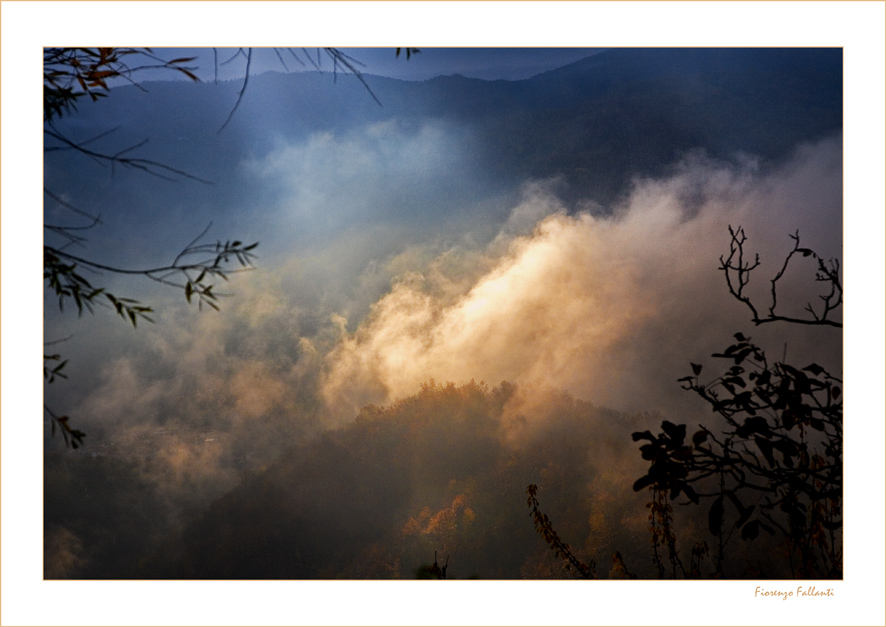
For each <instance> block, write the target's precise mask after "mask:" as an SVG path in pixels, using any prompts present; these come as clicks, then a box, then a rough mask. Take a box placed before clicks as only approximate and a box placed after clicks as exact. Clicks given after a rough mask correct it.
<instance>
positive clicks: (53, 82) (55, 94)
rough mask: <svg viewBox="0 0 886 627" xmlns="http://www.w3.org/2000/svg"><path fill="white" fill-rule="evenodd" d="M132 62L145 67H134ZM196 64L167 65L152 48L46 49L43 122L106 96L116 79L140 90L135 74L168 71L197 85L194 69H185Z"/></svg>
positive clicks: (182, 61) (178, 61)
mask: <svg viewBox="0 0 886 627" xmlns="http://www.w3.org/2000/svg"><path fill="white" fill-rule="evenodd" d="M132 59H139V60H141V61H144V63H141V64H139V65H131V64H130V63H129V61H130V60H132ZM193 60H194V58H193V57H191V58H182V59H173V60H172V61H164V60H163V59H161V58H160V57H158V56H157V55H155V54H154V53H153V51H152V50H151V49H150V48H44V49H43V120H44V121H49V120H52V119H53V118H57V117H61V116H62V115H64V114H68V113H71V112H72V111H76V110H77V101H78V100H79V99H80V98H82V97H83V96H89V98H90V99H91V100H92V101H96V100H98V99H99V98H102V97H105V96H107V93H105V92H107V91H109V89H108V81H111V80H113V79H122V80H124V81H126V82H128V83H130V84H132V85H135V86H136V87H139V88H140V89H141V86H140V85H139V84H138V83H136V82H135V81H134V80H133V78H132V77H133V75H134V74H135V73H136V72H140V71H144V70H151V69H168V70H173V71H176V72H179V73H181V74H183V75H184V76H187V77H188V78H190V79H191V80H193V81H197V80H198V78H197V77H196V76H195V75H194V68H191V67H187V66H186V65H184V64H186V63H190V62H191V61H193Z"/></svg>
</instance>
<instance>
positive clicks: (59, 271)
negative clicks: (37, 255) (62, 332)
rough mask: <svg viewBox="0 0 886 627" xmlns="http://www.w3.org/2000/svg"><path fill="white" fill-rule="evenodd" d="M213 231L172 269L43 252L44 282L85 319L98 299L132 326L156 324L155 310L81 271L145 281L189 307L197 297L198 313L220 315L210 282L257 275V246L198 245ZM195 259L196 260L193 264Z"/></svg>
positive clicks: (178, 258)
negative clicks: (172, 291)
mask: <svg viewBox="0 0 886 627" xmlns="http://www.w3.org/2000/svg"><path fill="white" fill-rule="evenodd" d="M210 226H211V225H210ZM208 230H209V227H208V226H207V227H206V229H205V230H204V231H203V232H202V233H201V234H200V235H198V236H197V238H196V239H194V240H193V241H192V242H191V243H190V244H188V246H186V247H185V248H184V249H183V250H182V251H181V252H180V253H179V254H178V255H177V256H176V258H175V259H174V260H173V262H172V263H171V264H169V265H166V266H160V267H157V268H146V269H136V270H132V269H124V268H117V267H113V266H109V265H106V264H102V263H98V262H95V261H91V260H89V259H85V258H83V257H79V256H76V255H72V254H71V253H68V252H66V251H64V250H62V249H61V248H54V247H52V246H44V249H43V255H44V260H43V267H44V269H43V278H44V279H45V280H47V281H48V285H49V287H50V288H51V289H53V290H54V291H55V293H56V295H57V296H58V299H59V309H61V310H64V303H65V301H66V300H67V299H73V300H74V303H75V304H76V305H77V311H78V313H80V314H82V313H83V309H84V308H85V309H87V310H88V311H90V313H91V312H92V311H93V303H94V301H95V299H96V298H97V297H99V296H101V295H104V297H105V298H106V299H107V300H108V301H110V303H111V305H113V307H114V309H115V310H116V311H117V313H118V314H119V315H120V316H122V317H123V318H124V319H126V318H129V320H130V322H132V324H133V326H135V324H136V320H137V318H139V317H141V318H144V319H146V320H148V321H149V322H153V321H152V320H151V319H150V318H149V317H148V316H147V314H148V313H150V312H151V311H152V309H151V308H150V307H144V306H141V305H138V304H137V301H134V300H132V299H128V298H117V297H116V296H114V295H113V294H110V293H108V292H106V291H105V289H104V288H93V286H92V284H91V283H90V282H89V281H88V280H87V279H85V278H84V277H83V276H82V275H81V274H79V273H78V272H77V267H78V265H79V266H81V267H83V268H85V269H87V270H91V271H95V272H102V271H106V272H112V273H116V274H128V275H141V276H144V277H147V278H149V279H151V280H152V281H155V282H157V283H162V284H163V285H169V286H172V287H177V288H180V289H183V290H184V292H185V298H186V299H187V301H188V302H189V303H190V302H191V298H192V296H195V295H196V296H197V298H198V301H197V306H198V308H199V309H202V308H203V304H204V303H205V304H206V305H208V306H209V307H212V308H213V309H215V310H218V305H217V304H216V301H217V299H218V296H220V294H217V293H216V292H214V291H213V289H214V287H215V284H214V283H211V282H210V281H209V280H210V279H213V278H221V279H223V280H225V281H227V280H228V275H230V274H232V273H235V272H242V271H244V270H250V269H252V267H253V263H252V261H253V259H255V254H254V253H253V252H252V251H253V250H254V249H255V248H256V247H257V246H258V242H255V243H253V244H248V245H244V244H243V243H242V242H240V241H236V240H235V241H233V242H232V241H230V240H228V241H226V242H224V243H222V242H221V241H218V242H216V243H215V244H199V243H198V242H199V240H200V239H201V238H202V237H203V236H204V235H205V234H206V232H207V231H208ZM192 258H196V259H195V260H193V261H191V260H190V259H192ZM232 258H233V259H235V260H236V261H237V262H238V263H239V267H236V268H234V269H228V266H229V265H230V263H231V260H232ZM174 277H177V279H176V278H174Z"/></svg>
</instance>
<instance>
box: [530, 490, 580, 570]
mask: <svg viewBox="0 0 886 627" xmlns="http://www.w3.org/2000/svg"><path fill="white" fill-rule="evenodd" d="M537 493H538V486H537V485H535V484H532V485H530V486H528V487H527V488H526V494H527V495H528V496H527V498H526V505H527V506H529V508H530V509H531V510H532V512H531V513H530V515H531V516H532V518H533V521H534V522H535V530H536V531H537V532H538V534H539V535H540V536H541V537H542V538H544V539H545V542H547V543H548V544H549V545H550V547H551V550H552V551H553V552H554V553H555V554H556V555H557V557H559V558H561V559H563V560H564V561H565V562H566V569H567V570H570V569H572V568H575V571H576V572H577V573H578V574H579V575H580V576H581V577H583V578H584V579H596V578H597V571H596V568H597V567H596V564H595V563H594V560H591V563H590V564H585V563H584V562H582V561H581V560H580V559H578V557H576V555H575V553H573V552H572V549H571V548H570V547H569V545H568V544H566V543H565V542H563V541H562V540H561V539H560V536H559V535H558V534H557V531H556V530H555V529H554V525H553V524H552V523H551V521H550V519H548V515H547V514H543V513H541V511H539V509H538V498H536V496H535V495H536V494H537Z"/></svg>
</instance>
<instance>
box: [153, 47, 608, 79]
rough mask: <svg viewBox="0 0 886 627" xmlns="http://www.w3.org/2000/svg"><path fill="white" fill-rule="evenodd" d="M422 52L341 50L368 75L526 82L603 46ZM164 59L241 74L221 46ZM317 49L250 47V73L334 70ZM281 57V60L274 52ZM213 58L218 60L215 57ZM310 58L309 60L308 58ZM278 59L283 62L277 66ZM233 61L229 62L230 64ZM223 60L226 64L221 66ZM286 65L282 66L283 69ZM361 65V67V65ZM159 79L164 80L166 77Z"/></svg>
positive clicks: (237, 61) (203, 71) (222, 74)
mask: <svg viewBox="0 0 886 627" xmlns="http://www.w3.org/2000/svg"><path fill="white" fill-rule="evenodd" d="M420 50H421V52H420V53H418V54H416V55H413V56H412V57H411V58H410V59H409V60H408V61H407V59H406V51H405V49H404V50H402V51H401V54H400V56H399V58H398V57H397V56H396V54H395V49H394V48H343V49H342V51H343V52H345V53H346V54H347V55H348V56H350V57H352V58H353V59H355V60H356V61H357V62H358V64H355V65H356V67H358V68H359V69H360V70H361V71H362V72H365V73H366V74H376V75H379V76H390V77H393V78H400V79H403V80H426V79H428V78H432V77H434V76H447V75H450V74H461V75H463V76H468V77H471V78H483V79H486V80H493V79H506V80H517V79H521V78H529V77H530V76H533V75H535V74H539V73H541V72H546V71H548V70H552V69H554V68H557V67H560V66H563V65H566V64H567V63H571V62H573V61H577V60H579V59H582V58H584V57H587V56H589V55H591V54H594V53H595V52H599V51H600V50H602V48H494V47H491V48H420ZM157 52H158V54H159V55H160V56H161V57H162V58H165V59H175V58H179V57H192V56H195V57H197V59H196V61H194V65H195V66H197V67H199V68H200V71H199V73H198V75H199V76H200V77H201V78H202V79H203V80H212V79H213V78H214V76H215V73H214V70H215V62H216V59H217V60H218V63H219V68H218V69H219V74H218V76H219V78H220V79H226V78H237V77H240V76H242V75H243V73H244V71H245V67H246V65H245V59H246V57H245V56H244V55H240V56H239V57H235V55H236V53H237V49H236V48H219V49H218V50H217V51H216V53H213V51H212V49H207V48H171V49H162V50H157ZM317 52H318V50H317V48H291V49H287V48H278V49H276V52H275V50H274V49H272V48H255V49H253V57H252V66H251V73H255V74H258V73H261V72H266V71H268V70H274V71H278V72H285V71H313V70H315V69H316V67H315V66H314V65H313V64H312V61H313V63H316V64H317V65H318V67H319V68H320V69H321V70H323V71H332V69H333V66H332V63H331V61H330V59H329V58H328V57H327V56H326V54H325V53H324V52H322V51H321V52H320V54H319V56H318V54H317ZM277 53H279V56H278V54H277ZM216 55H217V56H216ZM308 57H310V59H309V58H308ZM281 58H282V62H281ZM232 59H233V60H232ZM225 62H227V63H225ZM284 64H285V65H284ZM361 64H362V65H361ZM161 78H163V79H168V78H169V77H168V75H162V76H161Z"/></svg>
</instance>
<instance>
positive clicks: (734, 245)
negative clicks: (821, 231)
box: [720, 226, 843, 328]
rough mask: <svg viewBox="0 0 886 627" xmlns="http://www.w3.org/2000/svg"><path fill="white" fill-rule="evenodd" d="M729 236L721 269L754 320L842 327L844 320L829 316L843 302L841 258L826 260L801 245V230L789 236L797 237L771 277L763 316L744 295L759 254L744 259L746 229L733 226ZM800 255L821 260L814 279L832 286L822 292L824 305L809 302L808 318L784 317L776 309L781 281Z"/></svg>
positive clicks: (758, 263)
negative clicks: (767, 302) (816, 305)
mask: <svg viewBox="0 0 886 627" xmlns="http://www.w3.org/2000/svg"><path fill="white" fill-rule="evenodd" d="M729 235H730V238H731V240H730V242H729V256H728V257H726V258H725V259H724V258H723V257H722V256H721V257H720V270H722V271H723V274H724V276H725V277H726V286H727V287H728V289H729V293H730V294H732V296H734V297H735V298H736V299H737V300H738V301H740V302H742V303H744V304H745V306H746V307H747V308H748V309H749V310H750V312H751V320H752V321H753V323H754V324H756V325H760V324H765V323H769V322H792V323H794V324H805V325H820V326H832V327H837V328H843V323H842V322H837V321H835V320H832V319H830V318H829V317H828V316H829V315H830V314H831V313H832V312H834V311H835V310H836V309H837V308H838V307H840V306H841V305H842V304H843V285H842V283H841V281H840V263H839V261H838V260H836V259H831V260H830V261H829V262H827V263H826V262H825V261H824V259H822V258H821V257H820V256H819V255H818V254H816V253H815V251H813V250H811V249H809V248H801V247H800V235H799V232H795V233H793V234H792V235H790V238H791V239H792V240H794V247H793V248H792V249H791V251H790V252H789V253H788V255H787V257H785V260H784V263H783V264H782V267H781V269H780V270H779V271H778V273H777V274H776V275H775V277H773V278H772V279H771V280H770V287H769V292H770V299H771V300H770V305H769V307H768V313H767V314H766V315H765V316H763V317H761V316H760V314H759V312H758V310H757V308H756V306H755V305H754V303H753V302H752V301H751V299H750V298H749V297H748V296H747V295H746V294H745V287H746V286H747V285H748V283H749V281H750V275H751V272H752V271H753V270H754V269H755V268H757V267H758V266H759V265H760V256H759V255H755V256H754V262H753V263H750V262H746V261H745V260H744V243H745V241H747V237H746V236H745V232H744V229H742V228H741V227H738V228H737V229H735V230H733V228H732V227H731V226H730V227H729ZM797 254H799V255H801V256H802V257H813V258H815V259H816V260H817V261H818V270H817V272H816V275H815V280H816V281H819V282H823V283H827V284H829V285H830V288H829V292H828V293H827V294H822V295H819V299H820V300H821V301H822V306H821V308H820V310H819V311H817V310H816V309H815V308H814V307H813V306H812V303H808V304H807V305H806V307H805V310H806V311H807V312H809V315H810V317H809V318H797V317H795V316H785V315H781V314H779V313H776V308H777V306H778V281H780V280H781V279H782V277H783V276H784V274H785V272H786V271H787V269H788V265H789V264H790V262H791V259H793V257H794V256H795V255H797Z"/></svg>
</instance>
